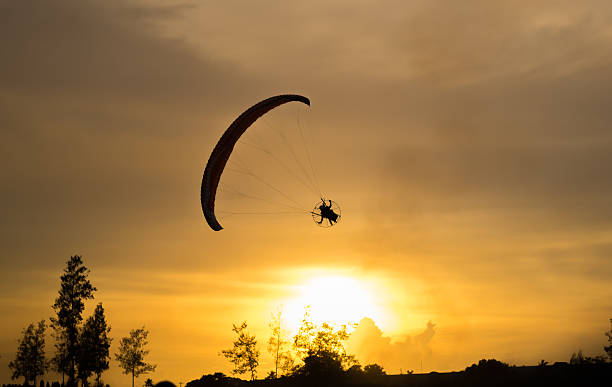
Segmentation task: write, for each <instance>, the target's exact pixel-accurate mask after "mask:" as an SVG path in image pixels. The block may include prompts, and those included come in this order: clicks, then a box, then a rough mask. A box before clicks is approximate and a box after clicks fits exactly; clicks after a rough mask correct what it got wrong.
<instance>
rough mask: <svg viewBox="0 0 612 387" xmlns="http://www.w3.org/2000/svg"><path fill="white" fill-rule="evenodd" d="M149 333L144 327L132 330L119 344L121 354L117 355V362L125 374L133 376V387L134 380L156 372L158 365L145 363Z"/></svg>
mask: <svg viewBox="0 0 612 387" xmlns="http://www.w3.org/2000/svg"><path fill="white" fill-rule="evenodd" d="M148 336H149V331H147V330H146V329H145V327H144V326H143V327H142V328H139V329H132V330H131V331H130V335H129V336H127V337H122V338H121V341H120V342H119V352H117V353H116V354H115V360H117V361H118V362H119V366H120V367H121V368H123V373H124V374H126V375H129V374H131V375H132V387H134V378H136V377H138V376H140V375H143V374H146V373H149V372H153V371H155V368H156V367H157V366H156V365H153V364H148V363H145V361H144V358H145V356H146V355H148V354H149V350H148V349H146V346H147V344H149V342H148V341H147V337H148Z"/></svg>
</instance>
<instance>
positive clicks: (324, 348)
mask: <svg viewBox="0 0 612 387" xmlns="http://www.w3.org/2000/svg"><path fill="white" fill-rule="evenodd" d="M348 337H349V333H348V327H347V326H346V325H341V326H340V327H339V328H337V329H335V328H334V327H333V326H332V325H330V324H328V323H323V324H321V326H316V325H315V324H314V323H312V321H310V309H309V308H308V307H307V308H306V310H305V311H304V317H303V318H302V325H301V326H300V328H299V330H298V333H297V334H296V335H295V336H294V337H293V346H294V348H295V350H296V351H297V353H298V354H299V355H300V356H301V358H302V361H304V360H305V359H306V358H311V357H313V356H314V357H316V356H320V357H322V358H325V359H334V361H338V362H340V364H341V365H342V367H344V368H347V369H348V368H349V367H351V366H352V365H354V364H356V361H355V357H354V356H353V355H349V354H348V353H347V352H346V349H345V348H344V341H346V340H347V339H348Z"/></svg>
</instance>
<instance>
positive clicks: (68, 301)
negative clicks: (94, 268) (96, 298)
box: [51, 255, 96, 386]
mask: <svg viewBox="0 0 612 387" xmlns="http://www.w3.org/2000/svg"><path fill="white" fill-rule="evenodd" d="M88 274H89V269H87V268H86V267H85V266H84V265H83V260H82V259H81V256H80V255H74V256H71V257H70V259H69V260H68V261H67V262H66V268H65V269H64V274H62V276H61V277H60V280H61V283H60V290H59V292H58V293H59V295H58V297H57V298H56V299H55V303H54V304H53V309H54V310H55V312H56V313H57V318H53V317H52V318H51V324H52V325H53V326H54V328H58V329H63V330H64V334H65V340H66V348H65V357H66V358H65V361H66V364H67V366H66V371H67V373H68V384H69V385H71V386H72V385H75V384H76V378H75V376H76V361H77V357H78V355H79V348H78V341H79V324H80V323H81V321H82V320H83V316H82V314H83V309H85V303H84V301H85V300H87V299H92V298H93V293H94V291H95V290H96V288H95V287H93V286H92V284H91V282H89V279H87V276H88Z"/></svg>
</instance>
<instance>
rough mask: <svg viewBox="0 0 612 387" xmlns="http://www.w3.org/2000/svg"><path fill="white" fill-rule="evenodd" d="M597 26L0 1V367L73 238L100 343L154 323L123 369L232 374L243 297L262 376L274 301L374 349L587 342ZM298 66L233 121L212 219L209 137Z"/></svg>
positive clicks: (436, 15)
mask: <svg viewBox="0 0 612 387" xmlns="http://www.w3.org/2000/svg"><path fill="white" fill-rule="evenodd" d="M611 26H612V3H611V2H609V1H599V0H592V1H586V2H577V1H558V2H547V1H533V2H517V1H513V0H502V1H495V2H491V1H485V0H469V1H457V2H447V1H424V0H416V1H399V0H384V1H368V0H359V1H352V0H351V1H348V0H341V1H333V2H327V1H319V0H314V1H307V2H278V1H267V0H264V1H256V2H255V1H241V0H227V1H182V0H181V1H174V0H173V1H158V0H155V1H145V0H128V1H118V0H110V1H77V0H58V1H52V2H51V1H29V0H28V1H10V0H0V34H1V35H2V36H3V37H4V39H3V44H2V46H1V48H0V85H1V87H0V133H1V138H2V140H1V141H0V161H1V164H2V168H1V169H0V181H1V189H0V203H2V207H1V208H2V216H1V217H0V229H1V232H0V246H1V248H0V328H1V329H0V356H1V357H0V384H1V383H9V382H10V376H11V374H10V370H9V368H8V364H9V362H10V361H11V360H12V359H14V358H15V351H16V348H17V340H18V338H19V337H20V334H21V331H22V329H23V328H25V327H26V326H27V325H28V324H30V323H32V322H36V321H40V320H41V319H46V320H47V322H48V321H49V318H50V317H51V316H53V315H54V311H53V309H52V308H51V306H52V305H53V303H54V300H55V298H56V297H57V294H58V289H59V286H60V275H61V273H62V270H63V269H64V267H65V265H66V261H67V260H68V259H69V258H70V256H71V255H82V257H83V262H84V265H85V266H86V267H87V268H88V269H90V271H91V272H90V275H89V278H90V280H91V282H92V284H93V285H94V286H95V287H96V288H97V291H96V292H95V293H94V297H95V298H94V299H93V300H88V301H87V302H86V309H85V311H84V314H83V316H85V317H87V316H89V315H91V313H92V312H93V310H94V308H95V306H96V304H97V303H98V302H102V303H103V305H104V308H105V311H106V313H107V318H108V322H109V324H110V325H111V327H112V329H111V332H110V336H111V337H112V338H113V342H112V345H111V353H112V354H114V353H115V352H116V351H117V348H118V346H119V341H120V338H121V337H123V336H126V335H127V334H128V333H129V331H130V329H134V328H139V327H142V326H143V325H144V326H145V327H146V328H147V329H148V330H150V335H149V342H150V354H149V355H148V359H149V360H150V362H152V363H154V364H157V369H156V371H155V372H154V373H152V374H150V375H148V376H146V375H145V376H141V377H140V378H138V379H137V381H136V383H137V384H138V385H142V384H143V383H144V380H145V379H146V378H147V377H149V376H150V377H151V378H152V379H153V380H154V381H161V380H164V379H167V380H172V381H173V382H175V383H177V385H178V382H179V381H182V382H183V383H185V382H188V381H190V380H193V379H197V378H200V377H201V376H202V375H203V374H208V373H213V372H224V373H225V374H227V375H230V374H231V370H232V366H231V364H230V363H228V361H227V360H226V359H225V358H223V357H222V356H220V355H219V354H220V352H221V351H222V350H224V349H227V348H230V347H231V346H232V339H233V332H232V324H240V323H241V322H243V321H246V322H247V323H248V330H249V332H250V333H252V334H255V335H256V337H257V340H258V345H259V349H260V350H261V353H262V359H261V363H260V368H259V370H258V377H259V378H264V377H265V376H266V375H267V374H268V372H269V371H270V370H272V369H273V357H272V355H271V354H270V353H268V352H267V351H266V348H267V347H266V346H267V343H268V339H269V337H270V329H269V327H268V323H269V322H270V319H271V315H272V313H275V312H276V311H278V310H280V311H282V315H283V324H284V325H283V329H285V332H286V334H287V337H286V339H287V340H291V339H292V338H291V334H292V332H295V331H296V330H297V329H298V327H299V324H300V321H301V318H302V317H303V315H304V308H305V307H306V306H310V308H311V316H312V318H313V320H315V321H316V322H318V323H323V322H329V323H332V324H334V325H341V324H347V323H353V324H357V325H356V326H353V327H352V328H351V329H352V332H353V333H354V335H352V336H351V338H350V339H349V341H348V343H347V348H349V349H350V350H352V351H354V353H355V355H356V357H357V359H359V360H360V362H361V364H367V363H368V362H369V363H372V362H376V363H379V364H381V365H382V366H383V367H384V368H385V370H386V371H387V372H388V373H389V374H398V373H399V372H400V369H402V370H403V371H404V372H406V371H407V370H414V371H415V372H431V371H437V372H444V371H453V370H463V369H465V368H466V367H467V366H469V365H470V364H472V363H474V362H478V360H479V359H482V358H495V359H498V360H501V361H504V362H509V363H511V364H516V365H525V364H529V365H536V364H537V363H538V362H539V361H540V360H541V359H545V360H546V361H548V362H550V363H554V362H555V361H569V358H570V356H571V355H572V353H573V352H577V351H578V350H580V349H581V350H582V351H583V352H584V353H585V354H586V355H589V356H596V355H600V354H602V353H603V346H604V345H605V344H606V337H605V336H604V332H605V331H607V330H608V329H610V326H609V319H610V318H612V287H611V286H610V284H611V283H612V282H611V281H612V263H611V260H610V258H611V257H612V200H611V199H612V179H611V178H610V176H611V173H610V166H611V165H612V127H611V123H612V109H610V101H611V100H612V27H611ZM289 93H290V94H300V95H303V96H306V97H308V98H309V99H310V101H311V105H310V106H307V105H305V104H303V103H301V104H300V103H298V102H290V103H287V104H285V105H283V106H281V107H279V108H277V109H274V110H272V111H270V112H269V113H268V114H266V115H265V116H264V117H262V118H261V119H260V120H258V121H257V122H255V123H254V124H253V126H252V127H251V128H249V130H248V131H247V133H245V135H244V137H243V138H241V141H240V142H239V143H238V144H237V145H236V147H235V148H234V152H233V153H232V156H231V157H230V159H229V162H228V164H227V170H226V171H225V172H224V174H223V176H222V178H221V181H220V185H219V190H218V197H217V200H218V201H217V203H216V210H217V212H218V215H219V220H220V223H221V224H222V225H223V227H224V229H223V230H221V231H219V232H214V231H212V230H211V229H210V227H209V226H208V225H207V223H206V222H205V220H204V217H203V215H202V209H201V205H200V186H201V182H202V174H203V172H204V168H205V165H206V163H207V160H208V158H209V156H210V155H211V152H212V150H213V148H214V147H215V144H216V143H217V141H218V140H219V138H220V137H221V135H222V134H223V132H224V131H225V130H226V129H227V128H228V126H229V125H230V124H231V123H232V121H233V120H234V119H236V117H238V116H239V115H240V114H241V113H242V112H243V111H245V110H246V109H247V108H249V107H250V106H252V105H254V104H255V103H257V102H259V101H261V100H263V99H265V98H268V97H271V96H274V95H279V94H289ZM271 187H274V188H271ZM322 196H324V199H328V200H333V201H334V202H336V203H337V205H338V206H339V208H341V218H340V221H339V222H338V223H337V224H335V225H334V226H333V227H327V228H325V227H320V226H324V225H326V224H322V225H319V224H317V223H316V222H313V214H312V212H313V210H316V209H317V207H318V206H320V205H321V199H322ZM47 339H48V341H47V346H46V350H47V356H48V357H50V356H52V353H53V342H52V339H51V337H50V335H47ZM51 375H52V376H51V377H50V378H49V380H58V379H60V378H61V377H58V376H57V375H56V374H51ZM102 379H103V380H104V381H105V382H106V383H109V384H111V385H112V386H123V385H128V379H130V377H129V376H127V375H124V374H122V373H121V369H120V368H119V366H118V363H117V361H115V360H114V355H111V362H110V369H109V370H108V371H106V372H104V374H103V375H102ZM20 380H21V379H20ZM45 380H47V378H46V377H45Z"/></svg>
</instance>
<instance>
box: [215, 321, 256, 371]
mask: <svg viewBox="0 0 612 387" xmlns="http://www.w3.org/2000/svg"><path fill="white" fill-rule="evenodd" d="M246 328H247V323H246V321H244V322H243V323H242V324H240V325H239V326H237V325H236V324H233V328H232V330H233V331H234V332H235V333H236V334H237V335H238V337H237V338H236V340H235V341H234V347H233V348H232V349H226V350H223V351H221V353H222V354H223V356H225V358H226V359H228V360H229V361H230V362H232V363H234V370H233V373H234V374H240V375H242V374H244V373H246V372H250V373H251V380H255V376H256V375H257V366H258V365H259V350H258V349H257V340H256V339H255V336H254V335H253V336H250V335H249V333H248V332H247V331H246Z"/></svg>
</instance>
